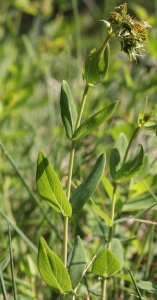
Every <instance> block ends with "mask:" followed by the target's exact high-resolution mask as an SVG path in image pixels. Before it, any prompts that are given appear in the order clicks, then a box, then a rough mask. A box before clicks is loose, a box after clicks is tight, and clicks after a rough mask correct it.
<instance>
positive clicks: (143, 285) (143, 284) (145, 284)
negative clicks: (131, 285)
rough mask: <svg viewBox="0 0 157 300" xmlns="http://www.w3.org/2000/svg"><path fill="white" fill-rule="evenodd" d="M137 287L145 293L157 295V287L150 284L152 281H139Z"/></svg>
mask: <svg viewBox="0 0 157 300" xmlns="http://www.w3.org/2000/svg"><path fill="white" fill-rule="evenodd" d="M136 284H137V286H138V287H139V288H140V289H141V290H144V291H147V292H148V293H151V294H156V295H157V285H156V284H154V283H152V282H150V281H142V280H141V281H139V282H137V283H136Z"/></svg>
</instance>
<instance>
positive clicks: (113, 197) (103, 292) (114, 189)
mask: <svg viewBox="0 0 157 300" xmlns="http://www.w3.org/2000/svg"><path fill="white" fill-rule="evenodd" d="M139 129H140V127H137V128H136V129H135V131H134V132H133V134H132V136H131V139H130V142H129V144H128V147H127V149H126V152H125V155H124V159H123V163H122V166H123V165H124V164H125V162H126V159H127V156H128V153H129V150H130V147H131V145H132V142H133V140H134V138H135V136H136V134H137V133H138V131H139ZM117 186H118V184H117V183H116V182H115V184H114V188H113V194H112V206H111V220H112V222H114V214H115V203H116V191H117ZM113 230H114V225H113V226H112V227H110V229H109V237H108V243H107V249H108V250H110V248H111V241H112V236H113ZM101 295H102V300H105V299H106V279H103V281H102V294H101Z"/></svg>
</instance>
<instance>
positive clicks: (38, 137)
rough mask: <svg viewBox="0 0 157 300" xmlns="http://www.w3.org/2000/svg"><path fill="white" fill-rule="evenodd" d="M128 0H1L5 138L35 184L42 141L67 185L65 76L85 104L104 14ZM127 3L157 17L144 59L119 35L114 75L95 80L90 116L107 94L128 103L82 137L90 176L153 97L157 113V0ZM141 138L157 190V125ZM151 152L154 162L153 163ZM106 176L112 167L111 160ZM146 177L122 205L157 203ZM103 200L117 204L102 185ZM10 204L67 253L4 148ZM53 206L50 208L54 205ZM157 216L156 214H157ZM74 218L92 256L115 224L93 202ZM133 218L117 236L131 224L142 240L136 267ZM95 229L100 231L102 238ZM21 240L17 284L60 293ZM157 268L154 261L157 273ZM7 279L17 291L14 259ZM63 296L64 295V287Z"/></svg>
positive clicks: (32, 231)
mask: <svg viewBox="0 0 157 300" xmlns="http://www.w3.org/2000/svg"><path fill="white" fill-rule="evenodd" d="M121 3H122V2H121V1H119V0H117V1H116V0H112V1H109V0H106V1H94V0H90V1H87V0H84V1H75V0H73V1H70V0H69V1H64V0H58V1H55V0H36V1H33V0H1V1H0V128H1V131H0V132H1V140H2V142H3V143H4V144H5V146H6V148H7V150H8V151H9V153H10V154H11V155H12V157H13V159H14V160H15V161H16V163H17V166H18V167H19V168H20V170H21V171H22V174H23V176H24V177H25V178H26V180H27V182H28V184H29V186H30V187H31V188H32V190H33V191H35V193H36V186H35V169H36V160H37V155H38V152H39V150H42V151H44V152H45V153H46V154H47V156H48V157H49V159H50V162H51V163H52V165H53V167H54V169H55V170H56V172H57V173H58V175H59V176H60V178H62V182H63V186H65V184H66V175H67V164H68V151H69V145H68V144H66V142H65V141H66V137H65V132H64V130H63V125H62V122H61V117H60V108H59V94H60V85H61V81H62V80H63V79H66V80H67V81H68V84H69V86H70V87H71V90H72V91H73V97H74V99H75V100H76V104H78V103H79V102H80V99H81V97H82V91H83V88H84V83H83V80H82V78H81V72H82V64H83V62H84V60H85V58H86V56H87V54H88V52H89V50H91V49H92V48H93V47H97V48H98V49H99V47H100V45H101V44H102V41H103V40H104V37H105V34H106V29H105V26H104V24H103V23H102V22H99V20H100V19H105V18H107V16H108V14H109V12H110V11H112V10H113V9H114V6H117V5H119V4H121ZM127 3H128V8H129V12H130V14H134V15H135V17H137V18H138V19H140V20H142V19H145V20H146V21H148V22H149V23H150V24H151V26H152V28H151V30H150V36H149V43H148V50H147V52H146V53H145V56H144V58H143V59H139V60H137V62H129V61H128V58H127V56H126V55H125V54H123V53H121V51H120V47H119V43H118V42H117V41H116V40H113V41H112V42H111V45H110V46H111V59H110V67H109V73H108V76H107V78H106V79H105V81H104V82H103V83H102V84H100V85H99V86H98V87H97V88H91V89H90V92H89V97H88V99H87V103H86V107H85V114H84V117H86V116H89V112H90V114H91V115H92V114H94V113H95V111H98V110H99V109H102V108H103V107H104V103H105V105H107V104H108V105H109V104H110V103H111V102H113V101H115V100H119V101H120V104H119V107H118V109H116V111H115V113H114V117H112V118H111V119H110V120H109V121H108V123H107V124H105V125H103V126H102V127H100V129H98V130H97V132H96V133H94V134H93V135H89V136H88V137H87V138H86V139H85V140H84V141H83V142H82V141H80V142H78V145H77V156H76V158H75V166H74V179H76V178H77V179H79V180H80V181H82V179H83V178H84V177H85V175H84V174H86V173H89V172H88V171H87V170H88V169H90V168H91V166H92V165H93V162H94V161H95V158H96V157H98V155H99V154H101V153H102V152H104V151H105V152H106V153H107V156H108V154H109V151H110V149H111V146H112V145H113V143H114V140H115V139H116V137H117V136H118V135H119V133H120V132H124V133H125V134H126V136H127V137H128V138H130V136H131V133H132V132H133V129H134V128H135V125H137V116H138V113H139V111H140V109H141V107H142V106H143V105H144V102H145V97H146V96H148V99H149V102H148V106H149V108H150V110H151V109H154V110H155V113H156V114H157V110H156V96H157V85H156V83H157V72H156V70H157V43H156V40H157V4H156V1H155V0H154V1H149V2H146V1H144V0H139V1H138V4H137V3H135V1H130V0H129V1H127ZM155 12H156V13H155ZM155 113H154V115H155ZM139 139H140V142H141V143H143V142H144V148H145V152H146V153H149V157H148V159H146V162H145V170H146V171H145V174H144V176H146V177H145V179H144V180H145V182H146V183H147V184H148V183H149V186H150V187H151V188H152V190H153V191H155V190H156V188H157V184H156V181H153V182H152V181H151V180H150V176H154V175H155V174H156V166H157V162H156V150H155V149H156V140H155V134H152V135H145V133H143V134H141V135H140V137H139ZM147 160H148V161H149V165H150V166H151V168H150V169H149V171H148V168H147ZM148 173H149V174H148ZM105 175H106V176H108V169H107V170H106V174H105ZM155 178H156V177H155ZM138 180H140V178H138ZM138 180H137V182H138ZM137 182H135V183H134V182H131V184H130V192H128V189H126V186H125V185H124V186H122V190H121V199H120V201H117V211H118V207H119V206H118V205H121V202H124V203H126V202H127V200H128V198H130V201H128V202H127V203H126V204H125V205H124V206H123V211H124V212H126V213H128V212H129V211H134V210H139V209H140V208H142V209H144V208H145V207H146V205H148V204H151V203H152V201H153V200H152V199H153V198H152V196H151V195H150V194H149V196H148V190H147V193H146V190H144V188H143V187H141V185H140V187H141V189H142V192H141V195H140V196H139V195H138V193H137V192H136V191H137V186H136V185H135V184H137ZM129 193H130V194H129ZM104 199H105V202H104ZM137 200H138V201H137ZM96 202H97V203H98V204H101V206H102V207H103V208H104V211H105V212H108V207H109V205H110V199H109V196H108V194H107V191H105V190H104V189H103V187H102V186H101V187H100V188H99V189H98V192H97V194H96ZM0 204H1V205H0V206H1V209H3V210H4V211H5V212H6V214H7V215H8V216H9V218H10V219H11V220H12V221H14V222H16V225H17V226H18V227H19V228H20V229H21V230H22V231H23V232H24V233H25V234H26V235H27V236H28V238H29V239H30V240H31V241H32V242H33V243H34V245H36V246H38V240H39V236H40V235H41V234H42V235H44V236H45V238H46V239H47V240H49V241H48V244H49V245H53V251H54V252H57V254H58V255H59V256H61V251H62V249H61V244H60V242H59V241H58V240H57V238H56V234H55V232H54V231H53V230H51V228H50V227H49V226H48V224H47V221H45V219H44V217H43V216H42V215H41V213H40V210H39V209H38V207H37V206H36V204H35V202H34V201H33V199H32V197H31V196H30V194H29V193H28V191H27V190H26V189H25V187H24V186H23V185H22V183H21V181H20V179H19V177H18V175H17V173H16V172H15V170H14V168H13V167H12V166H11V165H10V163H9V162H8V160H7V159H6V157H5V155H3V153H1V156H0ZM144 204H145V205H144ZM42 205H43V207H44V208H45V209H47V206H46V205H45V203H43V202H42ZM141 205H142V207H141ZM48 214H49V215H50V212H49V211H48ZM117 215H118V213H117ZM50 217H51V219H52V220H53V224H54V226H55V227H56V228H57V230H58V231H59V232H62V219H61V217H60V216H58V215H56V214H55V212H51V215H50ZM148 217H150V218H151V213H150V215H149V216H148ZM70 222H71V228H72V233H71V238H73V237H75V236H76V234H79V235H80V236H81V237H84V244H85V248H86V249H87V250H86V252H87V253H86V254H87V259H88V258H90V259H91V256H92V255H94V254H95V249H96V250H98V249H99V243H100V239H101V238H102V237H101V235H102V231H103V236H105V232H106V230H107V229H106V227H105V226H104V224H101V223H100V220H99V219H95V216H94V215H93V213H92V210H91V209H89V207H87V208H86V207H85V208H84V210H83V213H81V214H80V215H79V216H78V222H76V221H75V223H73V221H72V220H71V221H70ZM58 224H59V225H58ZM126 226H127V227H126ZM126 226H125V224H124V226H123V225H119V226H118V227H117V232H116V235H117V236H120V235H121V233H123V234H124V233H125V234H124V236H125V237H126V240H127V239H133V242H132V244H131V248H130V250H129V251H128V260H127V262H126V266H127V267H128V265H129V260H130V261H131V260H133V259H135V258H137V257H136V256H137V254H136V253H137V252H138V251H139V249H140V248H141V245H140V242H139V240H134V239H135V235H137V232H138V233H139V232H140V230H141V229H140V225H138V224H137V223H136V224H133V228H132V229H131V228H130V227H129V225H128V224H127V225H126ZM0 229H1V233H0V251H1V252H3V251H5V250H6V249H7V245H8V240H7V225H6V221H5V219H3V218H1V219H0ZM144 230H146V229H143V232H144ZM152 230H153V229H152ZM92 231H93V233H94V234H95V235H96V236H95V237H94V238H93V237H92ZM139 234H140V233H139ZM99 236H100V237H99ZM12 243H13V249H14V259H15V268H16V276H17V280H16V283H17V288H18V293H19V294H20V293H21V294H22V295H23V298H22V299H44V298H45V299H52V298H51V296H52V295H51V291H50V290H49V288H47V287H45V286H43V284H41V279H40V278H39V274H38V271H37V267H36V255H34V254H32V253H31V251H30V249H29V248H28V247H27V246H26V245H25V243H24V242H23V240H22V239H21V238H20V237H19V236H18V234H16V232H15V231H12ZM69 243H70V242H69ZM152 245H153V242H152ZM128 247H129V244H127V242H126V251H127V248H128ZM147 250H148V245H147V248H146V250H144V251H145V253H147V252H146V251H147ZM155 255H156V254H155V253H154V256H155ZM154 256H153V257H154ZM155 271H156V267H155V266H154V267H152V270H151V274H150V277H151V276H153V274H154V273H155ZM4 278H5V280H6V282H7V287H8V290H9V291H10V293H12V289H11V281H10V269H9V268H8V269H7V271H6V272H5V274H4ZM86 284H87V283H86ZM93 289H94V287H93ZM43 295H44V296H43ZM24 297H25V298H24ZM53 299H56V296H55V295H53ZM93 299H95V298H93ZM110 299H112V291H111V298H110ZM128 299H129V298H128Z"/></svg>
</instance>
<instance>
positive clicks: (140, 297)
mask: <svg viewBox="0 0 157 300" xmlns="http://www.w3.org/2000/svg"><path fill="white" fill-rule="evenodd" d="M128 271H129V273H130V276H131V279H132V282H133V284H134V287H135V289H136V293H137V295H138V298H139V299H140V300H142V296H141V293H140V291H139V288H138V286H137V284H136V282H135V280H134V277H133V275H132V272H131V270H130V269H128Z"/></svg>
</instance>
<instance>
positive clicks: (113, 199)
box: [107, 183, 117, 250]
mask: <svg viewBox="0 0 157 300" xmlns="http://www.w3.org/2000/svg"><path fill="white" fill-rule="evenodd" d="M116 190H117V183H115V186H114V188H113V195H112V206H111V220H112V222H114V212H115V203H116ZM113 227H114V226H112V227H110V229H109V237H108V244H107V249H108V250H110V248H111V240H112V235H113Z"/></svg>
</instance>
